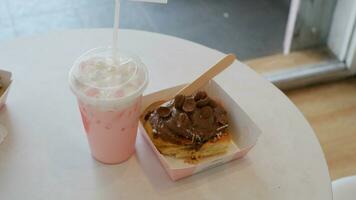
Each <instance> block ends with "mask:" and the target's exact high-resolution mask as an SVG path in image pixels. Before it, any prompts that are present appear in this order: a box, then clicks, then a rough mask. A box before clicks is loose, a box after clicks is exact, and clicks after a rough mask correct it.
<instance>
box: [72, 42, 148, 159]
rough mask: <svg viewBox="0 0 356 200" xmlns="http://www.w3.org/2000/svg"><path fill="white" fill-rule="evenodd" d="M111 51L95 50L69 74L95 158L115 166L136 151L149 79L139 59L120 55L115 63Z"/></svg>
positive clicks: (83, 58) (79, 61) (82, 58)
mask: <svg viewBox="0 0 356 200" xmlns="http://www.w3.org/2000/svg"><path fill="white" fill-rule="evenodd" d="M110 52H111V49H110V48H102V49H94V50H91V51H89V52H87V53H85V54H84V55H83V56H81V57H79V58H78V60H77V61H76V62H75V64H74V65H73V67H72V70H71V72H70V85H71V88H72V90H73V92H74V93H75V94H76V96H77V98H78V104H79V109H80V113H81V116H82V120H83V124H84V129H85V131H86V134H87V138H88V141H89V145H90V149H91V153H92V155H93V157H94V158H95V159H97V160H99V161H101V162H103V163H108V164H116V163H121V162H123V161H125V160H127V159H129V158H130V156H131V155H132V154H133V153H134V151H135V141H136V135H137V126H138V121H139V115H140V106H141V97H142V92H143V90H144V89H145V87H146V85H147V82H148V80H147V71H146V68H145V66H144V65H143V64H142V63H141V62H140V61H139V60H138V59H133V58H130V57H122V56H121V57H118V58H117V59H118V60H119V61H118V62H119V63H115V62H114V60H113V59H112V56H111V54H110Z"/></svg>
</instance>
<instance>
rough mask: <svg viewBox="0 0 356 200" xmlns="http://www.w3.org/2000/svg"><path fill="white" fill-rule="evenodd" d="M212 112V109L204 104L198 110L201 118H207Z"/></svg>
mask: <svg viewBox="0 0 356 200" xmlns="http://www.w3.org/2000/svg"><path fill="white" fill-rule="evenodd" d="M212 114H213V109H212V108H211V107H209V106H205V107H203V108H202V109H201V110H200V115H201V117H202V118H203V119H208V118H209V117H210V116H212Z"/></svg>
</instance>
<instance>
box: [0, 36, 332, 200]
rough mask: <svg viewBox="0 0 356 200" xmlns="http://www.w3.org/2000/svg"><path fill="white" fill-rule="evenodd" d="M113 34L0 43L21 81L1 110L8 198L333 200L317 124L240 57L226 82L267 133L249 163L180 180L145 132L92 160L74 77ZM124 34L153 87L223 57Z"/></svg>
mask: <svg viewBox="0 0 356 200" xmlns="http://www.w3.org/2000/svg"><path fill="white" fill-rule="evenodd" d="M111 34H112V33H111V31H110V30H109V29H92V30H72V31H63V32H54V33H51V34H48V35H44V36H39V37H30V38H20V39H16V40H13V41H9V42H7V43H3V44H1V45H0V68H3V69H7V70H10V71H12V72H13V79H14V82H13V85H12V88H11V91H10V94H9V98H8V103H7V106H6V107H5V108H4V109H3V110H1V112H0V123H2V124H3V125H5V126H6V128H7V129H8V132H9V135H8V137H7V138H6V139H5V141H4V143H2V144H0V199H4V200H5V199H12V200H16V199H19V200H23V199H46V200H48V199H86V200H89V199H244V200H247V199H273V200H279V199H283V200H286V199H288V200H292V199H298V200H300V199H313V200H327V199H332V193H331V183H330V177H329V174H328V168H327V165H326V162H325V159H324V156H323V152H322V150H321V148H320V145H319V143H318V140H317V138H316V137H315V135H314V133H313V130H312V128H311V127H310V125H309V124H308V122H307V121H306V120H305V118H304V117H303V115H302V114H301V113H300V112H299V111H298V109H297V108H296V107H295V106H294V105H293V104H292V103H291V101H289V100H288V98H287V97H286V96H285V95H284V94H283V93H282V92H281V91H279V90H278V89H277V88H276V87H274V86H273V85H272V84H271V83H269V82H268V81H267V80H265V79H264V78H262V77H261V76H259V75H258V74H256V73H255V72H254V71H253V70H251V69H250V68H249V67H247V66H245V65H243V64H242V63H240V62H235V63H234V64H233V66H232V67H230V68H229V69H227V71H226V72H224V73H223V74H222V75H219V77H217V79H220V80H224V81H226V83H227V85H229V88H228V89H229V90H230V91H233V93H234V97H235V98H237V100H238V102H239V104H240V105H241V106H242V107H243V108H244V109H245V111H246V112H247V113H248V114H249V115H250V116H251V118H252V119H253V120H254V121H255V122H256V124H257V125H258V126H259V127H260V128H261V129H262V131H263V133H262V135H261V137H260V138H259V140H258V143H257V145H256V146H255V147H254V148H253V149H252V150H251V151H250V153H249V154H248V155H247V156H246V157H245V158H244V159H241V160H237V161H233V162H230V163H227V164H225V165H223V166H219V167H216V168H213V169H209V170H207V171H204V172H202V173H199V174H196V175H194V176H191V177H188V178H185V179H182V180H180V181H178V182H173V181H171V180H170V179H169V177H168V175H167V174H166V172H165V171H164V169H163V168H162V167H161V165H160V163H159V161H158V159H157V158H156V157H155V155H154V154H153V152H152V150H151V149H150V147H149V146H148V144H146V141H144V140H143V138H142V137H141V136H140V135H139V136H138V139H137V143H136V154H135V155H134V156H132V157H131V158H130V159H129V160H128V161H127V162H125V163H123V164H120V165H103V164H101V163H98V162H97V161H95V160H94V159H92V157H91V156H90V153H89V147H88V144H87V140H86V136H85V134H84V130H83V127H82V123H81V119H80V114H79V111H78V108H77V104H76V100H75V97H74V96H73V95H72V93H71V91H70V90H69V87H68V83H67V75H68V71H69V68H70V67H71V64H72V63H73V61H74V60H75V58H77V57H78V56H79V55H80V54H81V53H83V52H84V51H86V50H88V49H90V48H93V47H97V46H106V45H109V44H110V42H111ZM120 38H121V40H120V42H121V44H122V48H123V49H125V50H126V51H131V52H135V54H137V55H139V56H140V57H141V58H142V60H143V62H144V63H146V64H147V66H148V68H149V72H150V79H151V80H150V83H149V86H148V89H147V90H146V93H150V92H154V91H158V90H160V89H163V88H167V87H171V86H174V85H177V84H182V83H185V82H189V81H191V80H193V79H194V78H195V77H196V76H197V75H198V74H200V73H202V72H203V71H204V70H206V68H207V67H208V66H211V64H213V63H215V62H216V61H217V60H219V59H220V58H221V57H222V56H223V55H224V54H223V53H220V52H218V51H216V50H213V49H210V48H207V47H204V46H201V45H199V44H195V43H192V42H189V41H186V40H182V39H178V38H175V37H171V36H166V35H161V34H157V33H149V32H142V31H133V30H123V31H121V35H120ZM237 45H238V44H237ZM237 56H238V55H237Z"/></svg>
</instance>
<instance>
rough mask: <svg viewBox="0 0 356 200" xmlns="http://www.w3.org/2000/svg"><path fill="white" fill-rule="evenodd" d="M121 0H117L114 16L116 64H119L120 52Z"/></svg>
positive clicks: (114, 57)
mask: <svg viewBox="0 0 356 200" xmlns="http://www.w3.org/2000/svg"><path fill="white" fill-rule="evenodd" d="M119 17H120V0H115V16H114V31H113V55H112V57H113V60H114V62H115V64H119V62H118V60H117V58H118V52H119V41H118V40H119V22H120V19H119Z"/></svg>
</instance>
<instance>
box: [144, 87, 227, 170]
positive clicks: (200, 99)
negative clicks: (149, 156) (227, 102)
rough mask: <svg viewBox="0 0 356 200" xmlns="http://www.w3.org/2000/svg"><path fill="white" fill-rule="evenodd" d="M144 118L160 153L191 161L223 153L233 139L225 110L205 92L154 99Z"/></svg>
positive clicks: (148, 132)
mask: <svg viewBox="0 0 356 200" xmlns="http://www.w3.org/2000/svg"><path fill="white" fill-rule="evenodd" d="M141 120H142V123H143V125H144V128H145V129H146V132H147V134H148V135H149V137H150V139H151V140H152V142H153V144H154V145H155V146H156V148H157V149H158V150H159V151H160V152H161V154H163V155H167V156H172V157H175V158H178V159H184V160H185V161H186V162H190V163H193V162H195V161H199V160H201V159H203V158H207V157H211V156H215V155H221V154H224V153H225V152H226V151H227V149H228V147H229V145H230V144H231V142H232V141H231V136H230V133H229V132H228V126H229V121H228V117H227V112H226V110H225V109H224V108H223V107H222V106H221V105H220V104H219V103H217V102H216V101H215V100H213V99H211V98H210V97H209V96H208V95H207V93H206V92H204V91H199V92H197V93H195V94H194V95H191V96H183V95H177V96H176V97H174V98H173V99H171V100H169V101H160V102H155V103H153V104H152V105H150V106H149V107H148V108H147V109H146V110H145V111H144V113H143V115H142V117H141Z"/></svg>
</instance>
